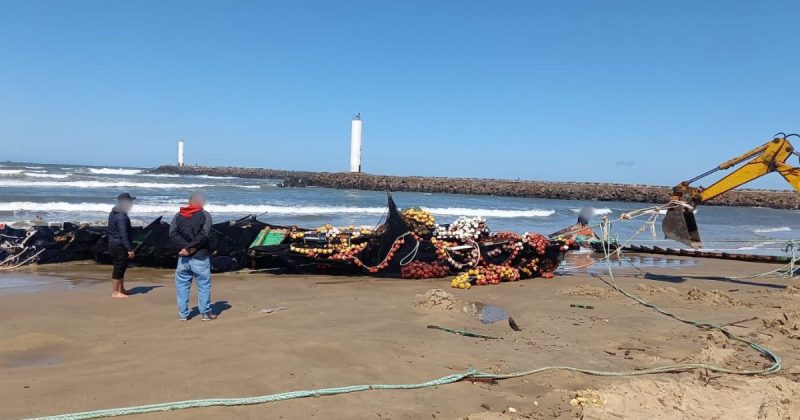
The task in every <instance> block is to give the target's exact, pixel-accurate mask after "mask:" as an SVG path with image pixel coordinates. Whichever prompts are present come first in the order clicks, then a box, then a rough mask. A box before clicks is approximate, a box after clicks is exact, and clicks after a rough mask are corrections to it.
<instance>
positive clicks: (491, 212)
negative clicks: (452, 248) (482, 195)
mask: <svg viewBox="0 0 800 420" xmlns="http://www.w3.org/2000/svg"><path fill="white" fill-rule="evenodd" d="M423 209H425V210H427V211H429V212H431V213H433V214H438V215H442V216H481V217H496V218H513V217H519V218H523V217H548V216H552V215H554V214H555V213H556V211H555V210H540V209H532V210H498V209H470V208H463V207H444V208H442V207H438V208H437V207H423ZM384 211H385V210H384Z"/></svg>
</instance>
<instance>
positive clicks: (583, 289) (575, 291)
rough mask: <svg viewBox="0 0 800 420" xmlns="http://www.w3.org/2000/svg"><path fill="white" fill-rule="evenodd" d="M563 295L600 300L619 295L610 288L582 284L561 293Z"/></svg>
mask: <svg viewBox="0 0 800 420" xmlns="http://www.w3.org/2000/svg"><path fill="white" fill-rule="evenodd" d="M561 294H562V295H567V296H580V297H593V298H598V299H609V298H611V297H614V296H615V295H616V294H617V291H616V290H614V289H612V288H610V287H597V286H589V285H588V284H582V285H580V286H576V287H572V288H569V289H566V290H564V291H562V292H561Z"/></svg>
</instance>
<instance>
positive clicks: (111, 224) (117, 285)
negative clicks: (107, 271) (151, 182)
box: [108, 193, 136, 298]
mask: <svg viewBox="0 0 800 420" xmlns="http://www.w3.org/2000/svg"><path fill="white" fill-rule="evenodd" d="M135 199H136V197H132V196H131V195H130V194H128V193H122V194H120V195H119V196H118V197H117V205H116V206H114V208H113V209H111V213H109V214H108V252H109V253H110V254H111V258H112V259H113V260H114V270H113V271H112V272H111V286H112V292H111V297H114V298H126V297H128V291H127V290H125V284H124V283H125V270H127V269H128V261H129V260H132V259H133V257H134V256H135V254H134V251H133V242H132V241H131V234H132V233H131V219H130V218H128V212H130V211H131V209H132V208H133V200H135Z"/></svg>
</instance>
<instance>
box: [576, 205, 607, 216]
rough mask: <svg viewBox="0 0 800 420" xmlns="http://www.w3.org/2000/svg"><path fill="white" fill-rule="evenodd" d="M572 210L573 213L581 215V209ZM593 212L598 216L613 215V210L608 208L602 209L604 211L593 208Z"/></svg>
mask: <svg viewBox="0 0 800 420" xmlns="http://www.w3.org/2000/svg"><path fill="white" fill-rule="evenodd" d="M570 210H572V212H573V213H580V212H581V209H570ZM592 211H593V212H594V214H595V215H597V216H603V215H606V214H611V209H610V208H607V207H605V208H602V209H598V208H594V207H593V208H592Z"/></svg>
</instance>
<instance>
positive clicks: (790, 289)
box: [781, 285, 800, 296]
mask: <svg viewBox="0 0 800 420" xmlns="http://www.w3.org/2000/svg"><path fill="white" fill-rule="evenodd" d="M781 294H783V295H787V296H797V295H800V287H798V286H795V285H791V286H786V288H785V289H783V290H781Z"/></svg>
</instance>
